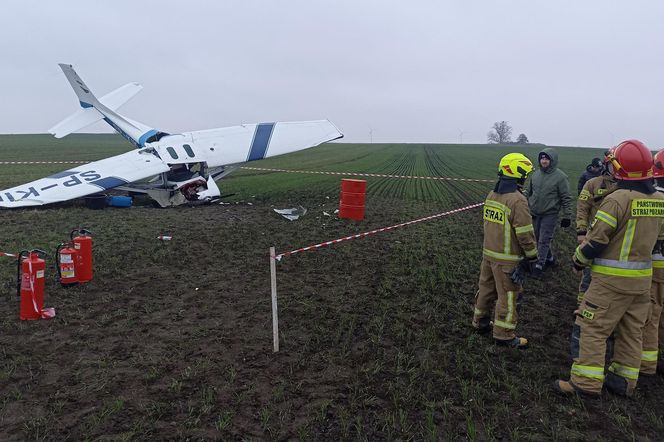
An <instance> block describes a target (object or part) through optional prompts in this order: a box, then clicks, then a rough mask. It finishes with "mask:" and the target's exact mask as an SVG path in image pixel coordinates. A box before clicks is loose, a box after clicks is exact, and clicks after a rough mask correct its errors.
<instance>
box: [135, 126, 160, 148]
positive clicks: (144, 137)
mask: <svg viewBox="0 0 664 442" xmlns="http://www.w3.org/2000/svg"><path fill="white" fill-rule="evenodd" d="M156 133H157V131H156V130H154V129H150V130H149V131H147V132H145V133H144V134H143V135H141V137H140V138H139V139H138V144H139V145H140V146H145V140H147V139H148V138H150V137H151V136H152V135H154V134H156Z"/></svg>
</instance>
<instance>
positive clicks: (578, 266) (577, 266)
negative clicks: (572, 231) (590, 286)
mask: <svg viewBox="0 0 664 442" xmlns="http://www.w3.org/2000/svg"><path fill="white" fill-rule="evenodd" d="M572 265H573V266H574V270H576V271H577V272H581V271H583V269H585V268H586V266H584V265H583V264H581V263H580V262H579V261H578V260H577V259H576V256H572Z"/></svg>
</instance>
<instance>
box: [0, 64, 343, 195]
mask: <svg viewBox="0 0 664 442" xmlns="http://www.w3.org/2000/svg"><path fill="white" fill-rule="evenodd" d="M60 67H61V68H62V71H63V72H64V74H65V76H66V77H67V80H69V83H70V84H71V86H72V87H73V88H74V91H75V92H76V95H77V96H78V100H79V102H80V105H81V109H79V110H78V111H76V112H75V113H74V114H72V115H71V116H69V117H68V118H66V119H65V120H63V121H62V122H60V123H58V124H56V125H55V126H53V127H52V128H51V129H50V130H49V133H51V134H53V135H54V136H55V137H56V138H62V137H64V136H66V135H68V134H70V133H72V132H75V131H77V130H80V129H83V128H84V127H87V126H89V125H91V124H93V123H96V122H97V121H101V120H104V121H105V122H106V123H108V124H109V125H110V126H111V127H112V128H113V129H115V130H116V131H117V132H118V133H120V135H122V136H123V137H124V138H125V139H127V140H128V141H129V142H130V143H131V144H133V145H134V147H135V148H136V149H135V150H133V151H129V152H126V153H123V154H120V155H116V156H113V157H110V158H106V159H104V160H100V161H94V162H92V163H88V164H85V165H81V166H79V167H76V168H73V169H69V170H65V171H64V172H60V173H56V174H55V175H51V176H49V177H46V178H42V179H40V180H37V181H33V182H31V183H27V184H24V185H22V186H17V187H13V188H11V189H7V190H2V191H0V207H7V208H17V207H28V206H41V205H44V204H51V203H56V202H62V201H68V200H72V199H75V198H80V197H84V196H87V195H92V194H95V193H99V192H102V191H106V190H109V189H117V190H122V191H128V192H135V193H143V194H147V195H149V196H150V197H152V198H153V199H154V200H155V201H156V202H157V203H158V204H159V205H160V206H162V207H169V206H177V205H180V204H185V203H200V202H209V201H211V200H212V199H214V198H216V197H219V196H220V191H219V188H218V187H217V184H216V183H215V179H220V178H222V177H224V176H225V175H227V174H229V173H230V172H232V171H233V170H235V169H236V168H237V166H238V165H239V164H241V163H244V162H247V161H254V160H260V159H263V158H267V157H273V156H276V155H282V154H286V153H290V152H295V151H298V150H302V149H307V148H309V147H313V146H317V145H319V144H321V143H325V142H327V141H332V140H336V139H338V138H342V137H343V134H341V132H339V130H338V129H337V128H336V127H335V126H334V125H333V124H332V123H331V122H330V121H328V120H318V121H292V122H277V123H259V124H243V125H240V126H232V127H223V128H218V129H209V130H202V131H195V132H183V133H179V134H169V133H166V132H162V131H159V130H156V129H153V128H151V127H149V126H146V125H144V124H142V123H139V122H137V121H134V120H131V119H129V118H126V117H123V116H122V115H120V114H119V113H117V112H116V110H117V109H118V108H119V107H120V106H121V105H123V104H124V103H126V102H127V101H128V100H129V99H130V98H132V97H133V96H134V95H136V94H137V93H138V92H139V91H140V90H141V89H142V86H141V85H139V84H137V83H129V84H126V85H124V86H122V87H120V88H119V89H116V90H115V91H113V92H110V93H109V94H107V95H105V96H103V97H102V98H100V99H97V98H96V97H95V96H94V95H93V94H92V92H91V91H90V88H89V87H87V86H86V85H85V83H84V82H83V80H81V78H80V77H79V76H78V74H76V72H75V71H74V69H73V68H72V66H71V65H68V64H60Z"/></svg>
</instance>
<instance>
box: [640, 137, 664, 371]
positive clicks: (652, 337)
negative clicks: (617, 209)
mask: <svg viewBox="0 0 664 442" xmlns="http://www.w3.org/2000/svg"><path fill="white" fill-rule="evenodd" d="M654 163H655V164H654V166H655V167H654V169H653V176H654V177H655V183H656V184H657V187H656V189H657V191H658V193H662V192H664V150H660V151H659V152H657V154H656V155H655V159H654ZM663 308H664V244H663V243H662V241H658V242H657V244H656V245H655V249H654V250H653V252H652V286H651V287H650V315H649V317H648V320H647V321H646V325H645V327H644V328H643V349H642V350H641V373H642V374H646V375H652V374H655V373H656V372H658V371H659V372H660V373H661V374H663V375H664V370H663V369H664V358H663V359H662V360H661V361H660V363H659V365H658V364H657V360H658V356H659V354H660V350H659V348H662V347H664V342H662V338H663V337H664V315H662V309H663Z"/></svg>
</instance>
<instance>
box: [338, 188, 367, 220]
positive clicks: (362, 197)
mask: <svg viewBox="0 0 664 442" xmlns="http://www.w3.org/2000/svg"><path fill="white" fill-rule="evenodd" d="M366 192H367V182H366V181H365V180H353V179H342V180H341V195H340V198H339V218H346V219H354V220H358V221H359V220H363V219H364V203H365V201H366Z"/></svg>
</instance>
